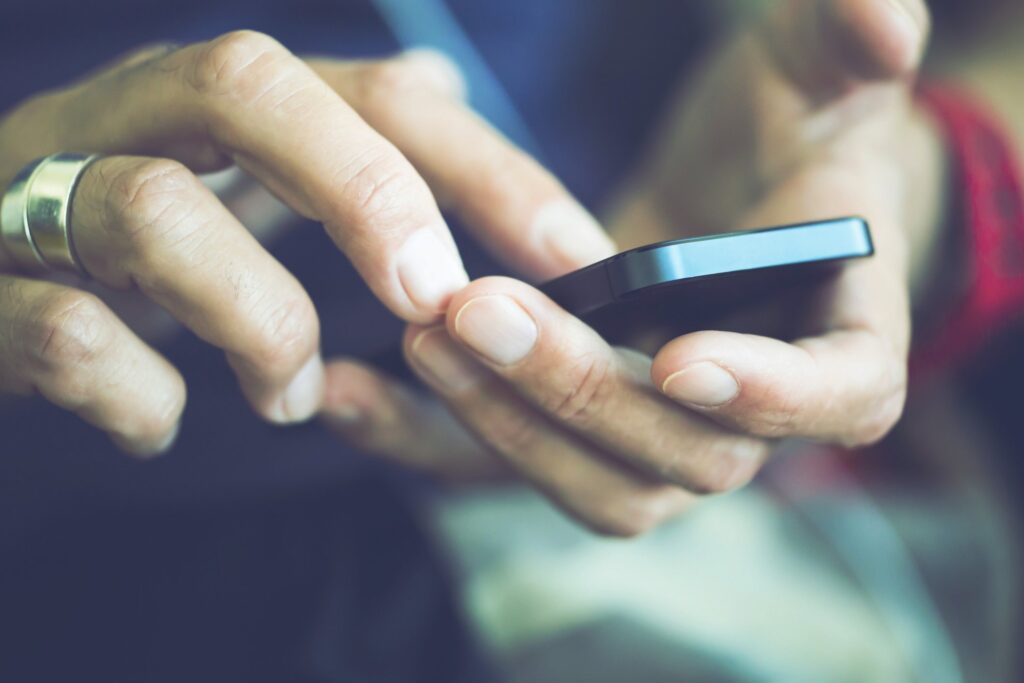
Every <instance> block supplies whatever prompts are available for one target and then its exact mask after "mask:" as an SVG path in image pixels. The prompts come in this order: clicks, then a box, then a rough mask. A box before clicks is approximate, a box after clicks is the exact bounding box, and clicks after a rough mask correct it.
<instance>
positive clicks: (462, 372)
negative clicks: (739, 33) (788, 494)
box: [404, 327, 695, 536]
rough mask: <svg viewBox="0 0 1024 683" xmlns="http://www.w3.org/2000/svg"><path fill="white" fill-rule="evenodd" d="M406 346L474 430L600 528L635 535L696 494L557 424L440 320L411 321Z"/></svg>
mask: <svg viewBox="0 0 1024 683" xmlns="http://www.w3.org/2000/svg"><path fill="white" fill-rule="evenodd" d="M404 346H405V352H406V357H407V358H408V359H409V362H410V365H411V366H412V367H413V369H414V370H415V371H416V373H417V375H419V376H420V378H422V379H423V381H424V382H426V383H427V384H428V385H429V386H430V387H431V388H433V389H434V390H435V391H437V392H438V393H439V394H440V395H441V396H442V398H444V400H445V401H446V402H447V403H448V405H449V406H450V407H451V409H452V411H453V413H454V414H455V415H456V416H457V417H458V419H459V420H461V421H462V422H463V424H465V425H466V427H467V428H469V430H470V431H472V432H473V433H474V434H476V436H477V437H478V438H479V439H480V440H481V441H482V442H483V443H485V444H487V445H488V446H489V447H490V448H492V449H493V450H494V451H495V452H496V453H498V454H499V455H501V456H502V457H503V458H505V459H506V460H507V461H508V462H509V463H510V464H511V465H512V466H513V467H514V468H515V469H516V470H517V471H518V472H519V473H520V474H522V475H523V476H524V477H526V478H527V479H529V480H530V481H531V482H533V483H534V484H535V485H537V486H538V488H540V489H541V490H542V491H543V492H544V493H545V494H546V495H547V496H548V497H549V498H550V499H551V500H552V501H553V502H554V503H555V504H556V505H558V506H559V507H561V508H562V509H563V510H565V511H566V512H567V513H568V514H569V515H571V516H572V517H574V518H575V519H577V520H579V521H581V522H582V523H583V524H585V525H587V526H588V527H590V528H592V529H594V530H595V531H597V532H599V533H604V534H609V535H614V536H635V535H637V534H640V533H643V532H645V531H648V530H650V529H651V528H653V527H655V526H657V525H658V524H659V523H661V522H663V521H665V520H666V519H668V518H670V517H672V516H674V515H676V514H678V513H679V512H681V511H682V510H683V509H685V508H686V507H687V506H688V505H690V504H691V503H692V502H693V501H694V500H695V497H694V496H692V495H691V494H688V493H686V492H684V491H680V490H679V489H677V488H675V487H671V486H665V485H664V484H661V483H657V482H655V481H652V480H650V479H648V478H646V477H643V476H641V475H639V474H637V473H636V472H635V471H630V470H629V469H628V468H623V467H622V466H620V465H616V464H615V463H614V462H612V461H609V460H608V459H607V458H606V456H605V455H604V454H602V453H601V452H600V451H599V450H597V449H595V448H594V447H593V446H592V445H589V444H587V443H586V442H585V441H583V440H581V439H578V438H576V437H574V436H573V435H571V434H570V433H569V432H567V431H565V430H563V429H560V428H558V427H557V426H556V425H555V424H553V423H552V422H551V421H550V420H548V419H546V418H545V417H544V416H542V415H541V414H540V413H538V412H537V411H536V410H535V409H534V408H533V407H531V406H530V405H529V404H527V403H526V402H525V401H523V400H522V398H520V397H519V396H518V395H517V394H516V393H515V392H514V391H512V390H510V388H509V387H508V386H507V385H506V384H504V383H503V382H502V381H501V380H500V379H499V378H498V377H496V376H494V375H493V374H491V373H489V372H488V371H487V370H486V369H484V368H483V367H481V366H480V365H479V364H478V363H477V362H476V361H474V360H473V359H472V358H471V357H470V356H469V355H468V354H467V353H466V352H465V351H463V350H461V349H460V348H459V347H458V346H457V345H456V344H455V343H454V342H453V341H452V340H451V339H450V338H449V337H448V334H447V333H446V331H445V329H444V328H443V327H433V328H426V329H424V328H418V327H410V328H409V330H407V332H406V335H405V344H404Z"/></svg>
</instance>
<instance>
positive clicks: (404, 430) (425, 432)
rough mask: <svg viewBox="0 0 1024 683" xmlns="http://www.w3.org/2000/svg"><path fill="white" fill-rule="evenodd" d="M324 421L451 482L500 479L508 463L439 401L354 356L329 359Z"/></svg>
mask: <svg viewBox="0 0 1024 683" xmlns="http://www.w3.org/2000/svg"><path fill="white" fill-rule="evenodd" d="M322 417H323V420H324V422H325V424H326V425H327V426H328V427H329V428H330V429H331V430H332V431H333V432H334V433H335V434H337V435H338V436H339V437H341V438H342V439H344V440H345V441H346V442H348V443H350V444H351V445H353V446H355V447H357V448H359V449H360V450H362V451H364V452H366V453H371V454H374V455H377V456H380V457H382V458H386V459H388V460H392V461H394V462H397V463H399V464H402V465H406V466H408V467H412V468H415V469H419V470H423V471H425V472H427V473H429V474H433V475H436V476H439V477H441V478H443V479H445V480H448V481H451V482H468V481H474V482H476V481H482V480H499V479H505V478H507V477H509V476H510V474H511V473H510V471H509V469H508V466H507V465H506V464H505V463H504V461H502V460H500V459H498V458H496V457H495V456H494V455H493V454H492V453H491V452H490V451H489V450H487V449H486V448H485V447H484V446H482V445H481V444H480V442H479V441H477V440H476V439H474V438H473V437H472V436H470V435H469V433H468V432H467V431H466V430H465V428H463V427H462V425H460V424H459V423H458V422H457V421H456V420H455V419H453V418H452V416H451V413H449V412H448V411H447V410H445V409H444V408H443V407H442V406H441V405H440V404H438V403H437V402H436V401H430V400H428V399H427V398H426V397H423V396H417V395H415V394H414V393H413V392H412V391H410V390H409V389H407V388H406V387H404V386H402V385H401V384H399V383H398V382H396V381H394V380H392V379H390V378H388V377H385V376H384V375H382V374H381V373H380V372H377V371H375V370H373V369H372V368H369V367H367V366H365V365H362V364H359V363H356V362H353V361H332V362H331V363H329V364H328V365H327V390H326V396H325V400H324V408H323V413H322Z"/></svg>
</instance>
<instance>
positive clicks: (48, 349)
mask: <svg viewBox="0 0 1024 683" xmlns="http://www.w3.org/2000/svg"><path fill="white" fill-rule="evenodd" d="M460 85H461V84H460V81H459V78H458V75H457V74H456V73H455V72H454V70H453V69H452V68H451V67H450V66H449V65H447V64H446V63H445V62H444V61H443V60H442V59H440V58H438V57H437V56H431V55H423V54H418V55H411V56H407V57H402V58H397V59H393V60H387V61H382V62H340V61H336V60H327V59H317V60H309V61H304V60H302V59H299V58H298V57H296V56H294V55H292V54H291V53H289V52H288V51H287V50H286V49H285V48H284V47H283V46H281V45H280V44H279V43H277V42H276V41H274V40H273V39H271V38H269V37H267V36H264V35H261V34H257V33H252V32H237V33H231V34H227V35H224V36H221V37H219V38H217V39H215V40H212V41H210V42H207V43H200V44H195V45H189V46H186V47H183V48H180V49H168V48H162V47H158V48H153V49H147V50H143V51H140V52H138V53H136V54H133V55H131V56H130V57H128V58H126V59H124V60H122V61H120V62H119V63H118V64H116V65H114V66H113V67H111V68H109V69H106V70H104V71H101V72H100V73H98V74H96V75H94V76H91V77H89V78H87V79H86V80H83V81H81V82H79V83H76V84H73V85H71V86H69V87H67V88H64V89H61V90H57V91H54V92H49V93H44V94H42V95H39V96H37V97H35V98H33V99H31V100H29V101H27V102H25V103H23V104H22V105H21V106H19V107H17V108H15V109H14V110H13V111H11V112H10V113H9V114H7V115H6V116H5V117H4V118H3V119H2V120H0V187H7V186H8V183H9V182H10V181H11V179H12V178H14V177H15V175H16V174H17V173H18V171H19V169H21V168H22V167H24V166H25V165H26V164H28V163H29V162H31V161H32V160H33V159H37V158H40V157H44V156H47V155H51V154H54V153H57V152H62V151H68V152H71V151H74V152H85V153H99V154H103V155H108V156H105V157H102V158H100V159H99V160H97V161H95V162H94V163H92V164H90V165H89V166H88V167H86V168H85V170H84V171H83V172H82V173H81V177H80V179H79V182H78V185H77V189H76V190H75V192H74V196H73V202H72V205H71V206H70V207H67V208H69V209H70V216H71V220H70V226H69V228H70V232H71V233H72V236H73V244H74V247H75V249H74V253H75V258H76V261H77V262H78V265H80V266H81V268H82V269H84V270H85V271H86V272H87V273H88V274H89V275H91V276H92V277H93V278H94V279H95V280H96V282H97V283H98V284H99V285H100V287H99V288H98V290H97V291H98V293H99V294H100V296H102V295H103V293H104V291H105V290H116V289H137V290H138V291H139V292H140V293H141V294H142V295H144V296H145V297H147V298H148V299H149V300H151V301H152V302H153V303H155V304H157V305H159V306H161V307H163V308H165V309H166V310H168V311H169V312H170V313H171V314H172V315H174V316H175V317H176V318H177V319H178V320H179V321H180V322H181V323H182V324H184V325H185V326H187V327H189V328H190V329H191V330H192V331H193V332H195V333H196V334H197V335H198V336H200V337H201V338H202V339H204V340H205V341H207V342H209V343H211V344H213V345H215V346H217V347H219V348H222V349H223V350H224V351H225V353H226V354H227V357H228V361H229V362H230V364H231V366H232V368H233V369H234V370H235V372H236V374H237V376H238V379H239V383H240V384H241V388H242V391H243V392H244V393H245V395H246V397H247V398H248V399H249V401H250V402H251V403H252V405H253V407H254V409H255V410H256V411H257V412H258V413H259V414H260V415H261V416H263V417H264V418H266V419H268V420H272V421H274V422H280V423H287V422H296V421H301V420H305V419H308V418H309V417H311V416H313V415H314V414H315V413H316V412H317V411H318V410H319V409H320V407H321V402H322V398H323V388H324V368H323V364H322V361H321V360H320V354H319V322H318V320H317V315H316V311H315V309H314V306H313V303H312V302H311V301H310V299H309V297H308V295H307V294H306V292H305V291H304V290H303V288H302V286H301V285H300V284H299V282H298V281H297V280H296V279H295V277H294V276H293V275H292V274H290V273H288V272H287V271H286V270H285V269H284V268H283V267H282V266H281V264H279V263H278V262H277V261H276V260H275V259H274V257H273V256H271V255H270V254H269V253H268V252H267V251H266V250H265V249H264V248H263V247H262V246H261V245H260V244H259V243H258V241H257V240H256V239H255V238H254V237H253V236H252V235H251V234H250V233H249V232H248V231H246V229H245V228H244V226H242V225H241V224H240V223H239V221H238V220H237V219H236V218H235V217H234V216H233V215H232V214H231V213H230V212H229V211H228V210H227V209H226V208H225V206H224V205H223V204H221V202H220V201H219V199H218V198H217V197H216V196H215V195H214V194H213V193H212V192H210V191H209V190H208V189H207V188H206V187H205V186H204V185H203V184H202V183H201V182H200V180H199V179H198V177H197V175H196V174H197V173H203V172H208V171H212V170H216V169H220V168H224V167H227V166H230V165H232V164H234V165H237V166H239V167H240V168H241V169H242V170H244V171H245V172H246V173H248V174H250V175H251V176H253V177H254V178H255V179H256V180H258V181H259V182H261V183H262V184H263V185H265V186H266V187H267V188H268V189H270V190H271V191H272V192H273V193H274V194H276V195H277V196H278V197H280V198H281V199H282V200H283V201H284V202H286V203H287V204H288V205H289V206H290V207H291V208H292V209H294V210H295V211H296V212H297V213H299V214H301V215H303V216H305V217H308V218H312V219H314V220H317V221H319V222H322V223H323V224H324V226H325V228H326V230H327V232H328V234H329V235H330V236H331V238H332V239H333V241H334V243H335V244H336V245H337V246H338V248H339V249H340V250H341V251H342V252H344V254H345V255H346V256H347V257H348V258H349V259H350V260H351V261H352V263H353V264H354V265H355V267H356V268H357V270H358V271H359V272H360V274H361V275H362V276H363V278H364V279H365V280H366V282H367V284H368V285H369V287H370V288H371V289H372V290H373V292H374V293H375V294H376V295H377V296H378V297H379V298H380V299H381V301H383V302H384V304H386V305H387V306H388V307H389V308H390V309H391V310H392V311H393V312H394V313H395V314H396V315H398V316H400V317H401V318H403V319H404V320H406V321H409V322H414V323H421V324H422V323H429V322H431V321H434V320H436V319H437V318H438V316H439V315H440V314H441V313H442V312H443V311H444V310H445V308H446V306H447V304H448V301H449V299H450V297H451V296H452V295H453V294H454V293H455V292H457V291H458V290H459V289H461V288H462V287H463V286H465V284H466V283H467V281H468V279H467V277H466V274H465V271H464V269H463V266H462V262H461V259H460V257H459V254H458V251H457V249H456V247H455V244H454V242H453V241H452V238H451V235H450V233H449V230H448V227H447V225H446V224H445V221H444V219H443V218H442V216H441V213H440V210H439V209H438V205H437V202H436V201H435V198H434V194H433V193H434V192H435V191H436V192H437V194H438V195H439V196H442V197H444V198H445V200H446V201H448V202H450V203H451V205H452V206H453V207H454V208H455V209H456V210H458V211H459V212H461V213H462V214H463V215H464V217H465V218H466V221H467V223H468V224H469V225H470V226H472V227H473V228H474V229H476V231H477V234H478V235H479V237H480V239H481V240H482V241H483V242H485V243H486V244H488V245H490V246H493V247H496V248H497V249H498V250H499V251H500V253H501V255H503V256H504V257H505V258H506V259H507V260H508V262H509V264H510V265H512V266H513V267H516V268H519V269H522V270H526V271H528V272H533V273H534V274H536V275H539V276H543V275H544V274H545V273H546V272H550V271H552V270H559V269H565V268H572V267H575V266H578V265H581V264H582V263H583V262H585V261H587V260H590V259H592V258H600V257H603V256H605V255H607V254H608V253H610V252H611V250H612V248H611V245H610V242H609V240H608V239H607V237H606V236H605V235H604V233H603V232H602V231H601V230H600V229H599V228H598V227H597V225H596V224H595V223H594V222H593V220H592V219H590V218H589V216H588V215H587V214H586V213H585V212H584V211H583V210H582V209H580V208H579V207H578V206H577V205H576V204H575V203H574V202H573V201H572V200H571V199H570V198H569V197H568V195H567V194H566V192H565V190H564V189H563V188H562V187H561V186H560V185H559V183H558V182H557V181H556V180H555V179H554V178H553V177H551V175H550V174H548V173H547V172H546V171H544V170H543V169H541V168H540V166H538V165H537V164H536V163H535V162H534V161H532V160H531V159H529V158H528V157H526V156H525V155H524V154H522V153H521V152H519V151H518V150H516V149H514V148H512V147H511V146H510V145H509V144H508V143H507V142H505V141H504V140H503V139H501V138H500V137H499V136H498V135H497V134H496V133H495V132H494V131H492V130H491V129H490V128H489V127H487V126H486V125H485V124H484V123H483V122H482V121H480V120H479V119H478V118H477V117H476V116H475V115H473V114H472V113H471V112H470V111H469V110H468V109H467V108H466V107H465V106H464V105H463V104H462V103H461V101H460V100H459V97H458V95H459V91H460ZM417 169H419V170H417ZM421 173H422V175H421ZM424 177H425V178H426V180H425V179H424ZM428 181H429V184H428ZM30 191H31V190H30ZM20 218H21V216H15V217H14V219H12V220H15V221H17V220H19V219H20ZM552 219H555V220H557V221H558V222H557V225H558V227H559V231H558V232H555V231H554V230H553V225H554V224H553V223H552ZM523 226H530V230H531V232H530V233H529V234H525V235H524V234H523ZM566 226H568V230H566ZM28 228H29V231H28V232H31V228H32V226H31V225H29V226H28ZM11 229H12V230H15V231H17V230H20V229H21V226H20V225H16V226H11ZM5 230H6V228H5ZM38 237H39V236H38V235H36V238H38ZM0 246H2V245H0ZM10 248H11V245H10V244H8V245H7V247H6V249H0V330H3V333H2V335H0V392H12V393H19V394H25V393H30V392H35V391H38V392H40V393H42V394H43V395H44V396H46V397H47V398H48V399H49V400H51V401H53V402H54V403H56V404H58V405H60V406H62V407H65V408H67V409H69V410H73V411H74V412H76V413H78V414H79V415H81V416H82V417H83V418H85V419H86V420H88V421H89V422H91V423H93V424H95V425H96V426H98V427H99V428H101V429H104V430H106V431H108V432H110V433H111V435H112V436H113V437H114V438H115V440H116V441H117V442H118V443H119V444H121V445H122V446H123V447H124V448H126V449H128V450H130V451H133V452H138V453H151V452H155V451H160V450H163V449H165V448H167V447H168V446H169V445H170V443H171V442H172V440H173V438H174V433H175V429H176V425H177V423H178V420H179V417H180V414H181V411H182V409H183V406H184V402H185V387H184V383H183V381H182V378H181V376H180V375H179V374H178V372H177V371H176V370H175V369H174V368H173V367H171V366H170V365H169V364H168V363H167V361H166V360H164V359H163V358H162V357H161V356H160V355H159V354H158V353H157V352H156V351H154V350H153V349H152V348H150V347H149V346H147V345H146V344H145V343H143V342H142V341H141V340H140V339H139V338H138V337H137V336H136V334H135V333H134V332H133V331H132V330H131V329H129V328H128V326H127V325H126V324H125V323H124V322H122V321H121V320H119V319H118V318H117V317H116V316H115V315H114V314H113V313H112V312H111V311H110V309H109V308H108V307H107V306H106V305H105V304H104V303H103V301H102V299H101V298H98V297H97V296H95V295H93V294H89V293H86V292H85V291H84V290H83V289H82V288H81V286H82V285H83V283H79V282H77V281H71V282H68V281H64V282H56V281H53V280H43V279H32V278H29V277H23V276H22V275H23V274H26V273H27V271H26V267H29V268H31V266H33V265H36V264H34V263H33V262H32V260H31V254H32V252H31V251H29V252H28V254H29V257H30V258H29V260H28V261H26V260H25V259H24V258H20V259H19V257H18V254H17V253H13V252H11V250H10ZM28 274H31V273H28ZM69 284H70V286H69Z"/></svg>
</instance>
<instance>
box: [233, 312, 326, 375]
mask: <svg viewBox="0 0 1024 683" xmlns="http://www.w3.org/2000/svg"><path fill="white" fill-rule="evenodd" d="M318 325H319V323H318V319H317V316H316V311H315V310H314V309H313V303H312V302H311V301H310V300H309V299H308V298H305V297H301V298H294V299H290V300H288V301H286V302H285V303H283V304H279V305H276V306H273V307H271V308H270V309H269V310H268V312H267V313H266V314H265V315H264V316H263V317H262V319H261V321H260V324H259V325H258V327H257V330H256V333H255V334H254V335H253V337H252V339H251V342H250V344H251V346H250V348H249V353H248V354H247V355H248V356H249V358H250V359H251V360H252V361H253V363H255V364H256V365H257V367H260V368H274V369H278V368H282V367H287V368H291V367H298V366H299V365H300V364H301V363H302V362H303V361H304V360H306V359H307V358H309V355H310V354H311V353H312V352H313V351H314V350H315V349H316V344H317V340H318V337H319V330H318Z"/></svg>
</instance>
